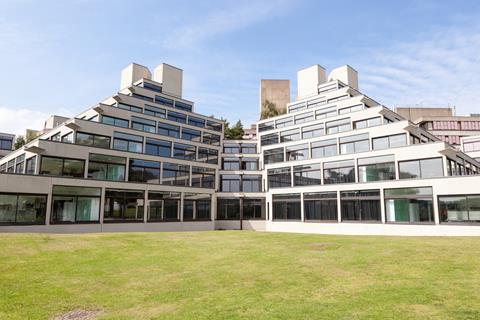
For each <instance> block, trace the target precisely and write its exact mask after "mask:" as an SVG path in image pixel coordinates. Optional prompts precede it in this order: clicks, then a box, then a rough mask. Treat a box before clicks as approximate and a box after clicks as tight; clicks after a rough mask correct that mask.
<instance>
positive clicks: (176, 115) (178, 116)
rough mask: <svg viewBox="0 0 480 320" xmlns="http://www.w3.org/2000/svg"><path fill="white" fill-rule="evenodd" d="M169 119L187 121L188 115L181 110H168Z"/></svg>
mask: <svg viewBox="0 0 480 320" xmlns="http://www.w3.org/2000/svg"><path fill="white" fill-rule="evenodd" d="M167 119H168V120H170V121H175V122H178V123H187V116H186V115H185V114H183V113H180V112H175V111H168V112H167Z"/></svg>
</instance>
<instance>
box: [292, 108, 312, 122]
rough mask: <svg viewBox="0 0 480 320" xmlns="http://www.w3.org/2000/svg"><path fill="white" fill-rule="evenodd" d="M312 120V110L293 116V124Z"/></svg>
mask: <svg viewBox="0 0 480 320" xmlns="http://www.w3.org/2000/svg"><path fill="white" fill-rule="evenodd" d="M312 120H314V117H313V111H310V112H307V113H303V114H299V115H296V116H295V124H300V123H304V122H308V121H312Z"/></svg>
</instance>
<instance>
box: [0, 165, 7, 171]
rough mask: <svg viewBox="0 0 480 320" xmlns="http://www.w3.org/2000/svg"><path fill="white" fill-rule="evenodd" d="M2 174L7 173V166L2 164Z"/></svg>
mask: <svg viewBox="0 0 480 320" xmlns="http://www.w3.org/2000/svg"><path fill="white" fill-rule="evenodd" d="M0 172H7V164H6V163H3V164H0Z"/></svg>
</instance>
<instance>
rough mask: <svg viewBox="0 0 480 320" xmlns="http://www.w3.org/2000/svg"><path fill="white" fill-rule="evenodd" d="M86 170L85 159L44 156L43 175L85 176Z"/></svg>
mask: <svg viewBox="0 0 480 320" xmlns="http://www.w3.org/2000/svg"><path fill="white" fill-rule="evenodd" d="M84 172H85V160H77V159H66V158H55V157H47V156H42V161H41V165H40V174H41V175H45V176H62V177H74V178H83V177H84Z"/></svg>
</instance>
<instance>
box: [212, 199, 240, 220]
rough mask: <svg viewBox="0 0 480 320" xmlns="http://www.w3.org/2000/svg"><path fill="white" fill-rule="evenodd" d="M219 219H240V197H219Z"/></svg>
mask: <svg viewBox="0 0 480 320" xmlns="http://www.w3.org/2000/svg"><path fill="white" fill-rule="evenodd" d="M217 220H240V199H226V198H218V199H217Z"/></svg>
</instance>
